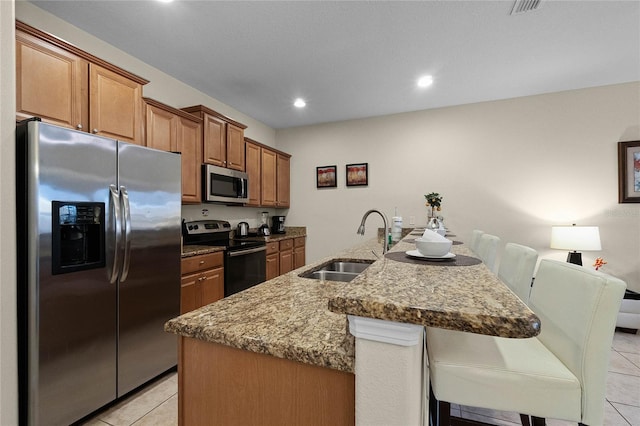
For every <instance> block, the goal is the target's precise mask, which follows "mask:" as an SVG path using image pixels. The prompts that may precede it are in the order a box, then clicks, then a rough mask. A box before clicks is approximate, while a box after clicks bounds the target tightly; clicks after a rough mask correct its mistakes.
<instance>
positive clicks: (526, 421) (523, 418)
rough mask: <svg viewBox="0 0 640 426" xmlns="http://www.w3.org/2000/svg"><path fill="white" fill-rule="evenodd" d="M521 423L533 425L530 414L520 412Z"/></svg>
mask: <svg viewBox="0 0 640 426" xmlns="http://www.w3.org/2000/svg"><path fill="white" fill-rule="evenodd" d="M520 423H522V426H531V421H530V420H529V416H527V415H526V414H520Z"/></svg>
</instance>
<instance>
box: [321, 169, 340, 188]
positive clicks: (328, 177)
mask: <svg viewBox="0 0 640 426" xmlns="http://www.w3.org/2000/svg"><path fill="white" fill-rule="evenodd" d="M337 170H338V167H337V166H322V167H316V188H335V187H336V186H338V185H337V179H336V171H337Z"/></svg>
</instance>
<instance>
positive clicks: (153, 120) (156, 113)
mask: <svg viewBox="0 0 640 426" xmlns="http://www.w3.org/2000/svg"><path fill="white" fill-rule="evenodd" d="M145 103H146V105H145V123H146V127H145V130H146V132H145V134H146V145H147V146H148V147H149V148H155V149H160V150H162V151H176V150H177V142H176V140H177V139H176V138H177V133H176V130H177V128H176V124H175V120H176V115H175V114H173V113H172V112H171V111H169V110H168V109H165V108H162V107H161V106H159V105H154V104H150V103H149V102H148V100H147V99H145Z"/></svg>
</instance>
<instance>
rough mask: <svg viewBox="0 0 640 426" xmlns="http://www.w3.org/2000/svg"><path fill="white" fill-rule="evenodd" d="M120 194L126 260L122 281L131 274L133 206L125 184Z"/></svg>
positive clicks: (123, 266) (121, 276)
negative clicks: (130, 203)
mask: <svg viewBox="0 0 640 426" xmlns="http://www.w3.org/2000/svg"><path fill="white" fill-rule="evenodd" d="M120 196H121V197H122V201H123V203H122V207H123V213H124V221H123V223H122V225H123V227H124V262H123V264H122V273H121V274H120V282H123V281H126V279H127V276H128V275H129V265H130V264H131V206H130V205H129V193H128V192H127V188H126V187H124V186H121V187H120Z"/></svg>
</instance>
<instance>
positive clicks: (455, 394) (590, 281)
mask: <svg viewBox="0 0 640 426" xmlns="http://www.w3.org/2000/svg"><path fill="white" fill-rule="evenodd" d="M625 287H626V285H625V283H624V282H623V281H621V280H619V279H617V278H614V277H611V276H608V275H606V274H602V273H600V272H597V271H594V270H592V269H587V268H583V267H580V266H577V265H573V264H570V263H566V262H558V261H553V260H549V259H544V260H542V262H541V263H540V267H539V268H538V273H537V275H536V283H535V285H534V286H533V288H532V290H531V297H530V299H529V304H530V307H531V309H532V310H533V311H534V312H535V313H536V314H537V315H538V317H539V318H540V321H541V333H540V334H539V335H538V336H537V337H533V338H529V339H508V338H500V337H491V336H483V335H478V334H472V333H463V332H457V331H449V330H444V329H438V328H431V327H428V328H427V351H428V356H429V371H430V373H431V374H430V381H431V387H432V392H433V395H432V397H433V396H435V400H432V404H434V405H435V406H437V407H438V409H437V410H432V412H433V413H432V414H433V415H435V416H438V418H437V419H436V422H437V424H448V422H449V420H448V417H449V410H450V404H449V403H450V402H454V403H458V404H461V405H469V406H475V407H483V408H489V409H494V410H502V411H516V412H518V413H522V415H521V418H522V423H523V424H528V422H529V417H528V416H532V417H531V418H532V419H533V421H534V425H535V424H544V418H555V419H563V420H568V421H574V422H579V423H580V424H587V425H593V426H595V425H602V424H603V419H604V402H605V387H606V376H607V367H608V362H609V354H610V352H611V342H612V340H613V333H614V329H615V323H616V317H617V314H618V309H619V307H620V302H621V301H622V297H623V295H624V291H625ZM437 400H439V402H438V401H437ZM443 401H447V402H443ZM432 406H433V405H432Z"/></svg>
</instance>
